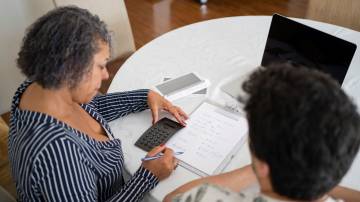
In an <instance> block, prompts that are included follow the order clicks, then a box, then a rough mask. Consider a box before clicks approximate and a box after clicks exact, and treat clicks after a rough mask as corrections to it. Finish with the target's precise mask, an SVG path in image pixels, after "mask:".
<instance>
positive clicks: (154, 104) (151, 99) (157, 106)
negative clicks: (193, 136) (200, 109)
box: [148, 90, 188, 126]
mask: <svg viewBox="0 0 360 202" xmlns="http://www.w3.org/2000/svg"><path fill="white" fill-rule="evenodd" d="M148 105H149V108H150V110H151V113H152V118H153V121H152V123H153V124H154V123H156V122H157V121H158V120H159V111H160V110H162V109H163V110H165V111H168V112H169V113H170V114H172V115H173V116H174V117H175V118H176V120H177V121H178V122H179V123H180V124H181V125H183V126H185V125H186V123H185V120H186V119H188V116H187V115H186V113H185V112H184V111H183V110H182V109H181V108H180V107H177V106H174V105H172V104H171V102H169V101H168V100H166V99H165V98H164V97H162V96H161V95H159V94H158V93H156V92H154V91H152V90H150V91H149V93H148Z"/></svg>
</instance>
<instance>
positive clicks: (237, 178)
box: [164, 165, 257, 202]
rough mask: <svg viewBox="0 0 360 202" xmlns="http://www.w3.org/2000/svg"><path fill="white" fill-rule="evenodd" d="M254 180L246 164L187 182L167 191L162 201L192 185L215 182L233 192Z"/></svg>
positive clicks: (169, 199)
mask: <svg viewBox="0 0 360 202" xmlns="http://www.w3.org/2000/svg"><path fill="white" fill-rule="evenodd" d="M256 182H257V180H256V176H255V174H254V172H253V170H252V168H251V166H250V165H248V166H245V167H243V168H239V169H236V170H233V171H230V172H227V173H223V174H220V175H215V176H209V177H205V178H201V179H197V180H194V181H191V182H188V183H186V184H184V185H182V186H180V187H178V188H177V189H175V190H174V191H172V192H171V193H169V194H168V195H167V196H166V197H165V198H164V201H165V202H169V201H171V199H172V198H173V197H174V196H175V195H178V194H181V193H184V192H186V191H188V190H190V189H192V188H193V187H196V186H198V185H200V184H204V183H209V184H216V185H218V186H221V187H226V188H229V189H231V190H233V191H235V192H240V191H241V190H242V189H244V188H246V187H249V186H251V185H253V184H254V183H256Z"/></svg>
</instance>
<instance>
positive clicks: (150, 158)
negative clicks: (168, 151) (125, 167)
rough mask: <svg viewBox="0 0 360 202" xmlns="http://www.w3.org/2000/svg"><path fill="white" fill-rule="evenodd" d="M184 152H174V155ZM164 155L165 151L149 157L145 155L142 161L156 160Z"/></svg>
mask: <svg viewBox="0 0 360 202" xmlns="http://www.w3.org/2000/svg"><path fill="white" fill-rule="evenodd" d="M183 153H184V152H174V155H180V154H183ZM162 156H164V154H163V153H158V154H156V155H155V156H147V157H144V158H142V159H141V160H142V161H150V160H155V159H158V158H160V157H162Z"/></svg>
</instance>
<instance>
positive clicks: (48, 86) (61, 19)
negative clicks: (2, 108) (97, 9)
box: [9, 7, 187, 201]
mask: <svg viewBox="0 0 360 202" xmlns="http://www.w3.org/2000/svg"><path fill="white" fill-rule="evenodd" d="M110 46H111V37H110V34H109V31H108V30H107V27H106V25H105V23H104V22H103V21H101V20H100V19H99V18H98V17H97V16H95V15H93V14H91V13H90V12H89V11H87V10H85V9H81V8H78V7H60V8H56V9H54V10H52V11H49V12H48V13H47V14H45V15H44V16H42V17H40V18H39V19H38V20H37V21H36V22H35V23H34V24H32V25H31V26H30V28H29V29H28V30H27V33H26V36H25V37H24V40H23V44H22V47H21V50H20V52H19V56H18V59H17V63H18V66H19V68H20V69H21V71H22V72H23V74H24V75H25V76H26V77H27V80H26V81H25V82H24V83H23V84H22V85H21V86H20V87H19V88H18V90H17V92H16V93H15V96H14V98H13V102H12V108H11V120H10V132H9V158H10V163H11V168H12V175H13V178H14V180H15V182H16V188H17V197H18V200H19V201H140V200H141V199H142V198H143V197H144V194H145V193H147V192H148V191H150V190H151V189H153V188H154V187H155V186H156V185H157V184H158V182H159V181H160V180H163V179H165V178H167V177H168V176H169V175H170V174H171V173H172V171H173V169H174V168H175V167H176V164H177V161H176V159H175V158H174V157H173V151H172V150H171V149H168V148H166V147H165V146H158V147H156V148H154V149H153V150H151V151H150V152H149V153H148V156H154V155H155V154H157V153H160V152H163V154H164V155H163V157H162V158H159V159H157V160H152V161H146V162H143V163H142V164H141V166H140V168H139V169H138V171H137V172H136V173H135V174H134V175H133V176H132V177H131V178H130V180H128V181H127V182H125V180H124V157H123V151H122V148H121V141H120V140H119V139H115V138H114V134H113V133H112V131H111V129H110V127H109V125H108V122H109V121H111V120H114V119H116V118H119V117H122V116H125V115H127V114H129V113H135V112H139V111H143V110H146V109H149V108H150V110H151V111H152V116H153V122H156V121H157V120H158V113H159V110H166V111H168V112H170V113H171V114H172V115H173V116H174V117H175V118H176V119H177V120H178V121H179V122H180V123H181V124H183V125H185V119H186V118H187V115H186V114H185V113H184V112H183V111H182V110H181V109H180V108H179V107H176V106H173V105H172V104H171V103H170V102H169V101H167V100H166V99H164V98H163V97H162V96H160V95H159V94H157V93H155V92H153V91H151V90H147V89H143V90H135V91H128V92H119V93H113V94H107V95H98V91H99V88H100V85H101V82H102V80H105V79H107V78H108V77H109V74H108V72H107V69H106V64H107V61H108V60H109V57H110Z"/></svg>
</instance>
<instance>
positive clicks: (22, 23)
mask: <svg viewBox="0 0 360 202" xmlns="http://www.w3.org/2000/svg"><path fill="white" fill-rule="evenodd" d="M52 8H54V5H53V3H52V1H50V0H1V1H0V15H1V17H0V27H1V29H0V40H1V46H0V113H4V112H6V111H9V110H10V105H11V99H12V97H13V94H14V93H15V91H16V88H17V87H18V86H19V84H20V83H21V82H22V81H23V80H24V79H25V77H24V76H22V75H21V73H20V70H19V69H18V68H17V66H16V61H15V60H16V58H17V53H18V51H19V49H20V45H21V41H22V38H23V36H24V32H25V29H26V27H27V26H29V25H30V24H31V23H32V22H33V21H34V20H36V19H37V18H38V17H39V16H41V15H43V14H44V13H46V12H47V11H48V10H50V9H52Z"/></svg>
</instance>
